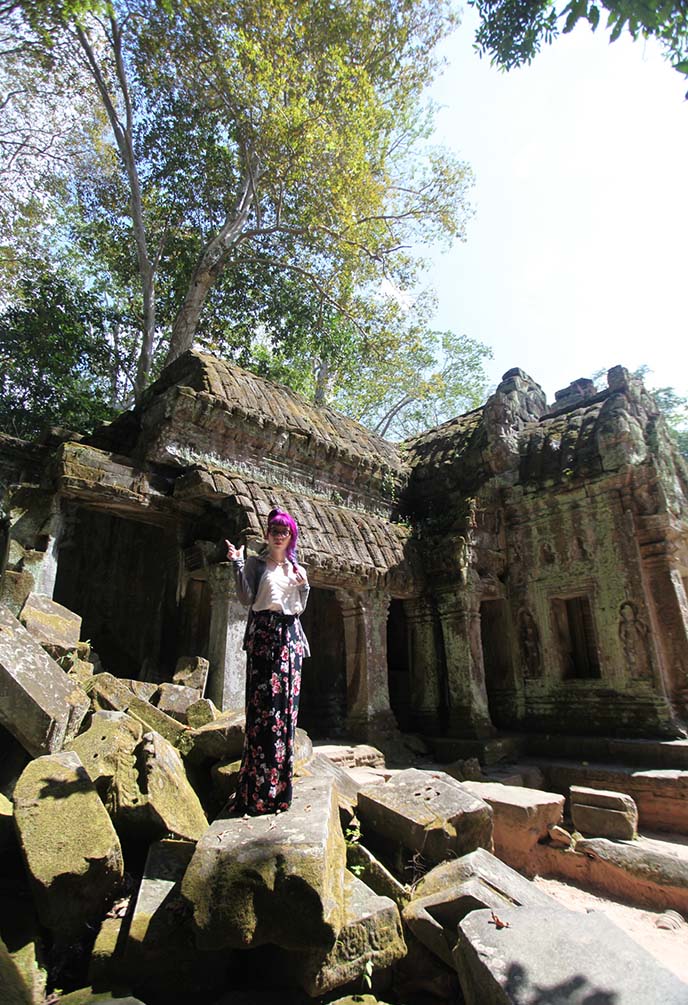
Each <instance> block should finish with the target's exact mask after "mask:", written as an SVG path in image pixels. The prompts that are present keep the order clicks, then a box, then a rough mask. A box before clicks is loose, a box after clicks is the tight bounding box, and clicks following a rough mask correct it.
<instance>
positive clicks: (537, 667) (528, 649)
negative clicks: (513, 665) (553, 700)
mask: <svg viewBox="0 0 688 1005" xmlns="http://www.w3.org/2000/svg"><path fill="white" fill-rule="evenodd" d="M518 637H519V642H520V645H521V655H522V657H523V666H524V670H525V676H526V677H540V676H541V674H542V660H541V658H540V632H539V631H538V626H537V624H536V623H535V618H534V617H533V615H532V614H531V613H530V611H529V610H527V609H526V608H523V609H522V610H521V611H520V613H519V615H518Z"/></svg>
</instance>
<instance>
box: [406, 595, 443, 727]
mask: <svg viewBox="0 0 688 1005" xmlns="http://www.w3.org/2000/svg"><path fill="white" fill-rule="evenodd" d="M404 611H405V613H406V624H407V626H408V633H409V650H410V654H411V668H410V699H411V701H410V703H411V709H412V722H413V726H414V728H415V729H417V730H418V731H419V732H420V733H425V734H426V735H428V736H437V735H439V733H440V732H441V725H440V705H441V693H440V673H441V664H442V654H441V653H439V652H438V651H437V639H436V616H435V612H434V610H433V606H432V603H431V602H430V600H429V599H428V598H427V597H414V599H413V600H405V601H404Z"/></svg>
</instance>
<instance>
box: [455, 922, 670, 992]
mask: <svg viewBox="0 0 688 1005" xmlns="http://www.w3.org/2000/svg"><path fill="white" fill-rule="evenodd" d="M498 916H499V919H500V921H501V922H502V923H505V927H498V926H497V924H495V922H494V919H493V918H492V911H489V910H486V911H474V912H473V913H471V914H469V915H468V916H467V917H466V918H464V919H463V921H462V922H461V923H460V925H459V928H458V942H457V946H456V949H455V951H454V962H455V964H456V969H457V971H458V974H459V978H460V980H461V987H462V990H463V992H464V998H465V1001H466V1005H539V1003H543V1002H551V1003H552V1005H558V1003H562V1005H564V1003H569V1002H570V1003H573V1002H576V1003H578V1002H580V1003H583V1002H590V1003H592V1002H599V1003H605V1005H611V1003H613V1005H639V1003H640V1002H642V1003H643V1005H685V1003H686V1001H687V1000H688V985H686V984H684V983H683V982H682V981H680V980H679V979H678V977H675V976H674V975H673V974H672V973H671V972H670V971H668V970H666V969H665V968H664V967H662V966H661V965H660V964H659V963H658V962H657V961H656V960H655V959H654V957H653V956H651V955H650V954H649V953H648V952H646V951H645V950H644V949H642V948H641V946H639V945H638V943H637V942H635V941H634V940H633V939H631V938H630V936H628V935H626V933H625V932H623V931H621V929H620V928H617V927H616V925H614V924H613V922H612V921H610V920H609V919H608V918H607V917H605V916H604V915H602V914H598V913H596V912H593V913H590V914H579V913H574V912H572V911H566V910H562V909H557V908H554V909H542V908H528V907H512V908H506V909H505V910H503V911H500V912H499V915H498Z"/></svg>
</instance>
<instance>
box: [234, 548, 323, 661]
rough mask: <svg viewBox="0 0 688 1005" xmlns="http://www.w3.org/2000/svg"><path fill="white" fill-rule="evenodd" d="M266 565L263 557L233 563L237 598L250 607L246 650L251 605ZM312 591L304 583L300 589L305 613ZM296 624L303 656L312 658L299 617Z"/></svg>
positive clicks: (249, 620) (237, 559)
mask: <svg viewBox="0 0 688 1005" xmlns="http://www.w3.org/2000/svg"><path fill="white" fill-rule="evenodd" d="M265 565H266V562H265V558H264V557H263V556H261V555H250V556H249V558H247V559H246V561H245V562H244V560H243V559H241V558H235V559H234V560H233V561H232V568H233V569H234V582H235V583H236V591H237V597H238V598H239V600H240V601H241V603H242V604H243V605H244V607H248V618H247V619H246V630H245V632H244V649H245V648H246V639H247V637H248V630H249V626H250V624H251V621H252V619H253V613H254V612H253V609H252V607H251V604H252V603H253V601H254V600H255V596H256V594H257V592H258V586H259V585H260V581H261V579H262V578H263V576H264V575H265ZM310 589H311V588H310V586H309V585H308V583H304V584H303V586H300V587H299V596H300V598H301V603H302V605H303V609H304V611H305V609H306V604H307V603H308V594H309V592H310ZM295 624H296V630H297V632H298V633H299V638H300V639H301V642H302V643H303V655H304V656H310V654H311V650H310V646H309V645H308V639H307V638H306V634H305V632H304V630H303V627H302V625H301V619H300V618H299V617H298V616H297V617H296V621H295Z"/></svg>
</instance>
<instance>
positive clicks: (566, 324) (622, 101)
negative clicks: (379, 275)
mask: <svg viewBox="0 0 688 1005" xmlns="http://www.w3.org/2000/svg"><path fill="white" fill-rule="evenodd" d="M474 31H475V14H474V12H473V11H472V10H470V9H469V10H466V12H465V14H464V20H463V24H462V26H461V28H460V29H459V31H458V32H457V33H456V34H455V35H454V36H453V37H452V39H451V40H450V41H449V42H448V43H447V44H446V45H445V46H444V54H445V56H446V58H447V61H448V65H447V67H446V70H445V73H444V75H443V77H442V80H441V81H440V82H439V84H438V85H437V86H436V87H435V88H434V90H433V94H432V96H433V99H434V100H435V101H436V102H438V103H439V104H440V105H441V106H442V108H441V110H440V112H439V114H438V116H437V133H436V138H437V141H438V142H440V143H442V144H443V145H445V146H448V147H450V148H451V149H452V150H454V151H455V152H456V153H458V154H459V155H460V157H461V158H462V159H463V160H466V161H468V163H469V164H470V165H471V166H472V168H473V171H474V173H475V176H476V185H475V188H474V189H473V203H474V206H475V208H476V215H475V216H474V217H473V219H472V220H471V221H470V222H469V226H468V240H467V242H466V243H465V244H457V245H456V246H455V247H454V248H453V249H452V250H451V251H449V252H445V253H444V254H442V253H437V254H436V255H434V256H433V266H432V270H431V274H430V275H431V281H432V283H433V285H434V286H435V288H436V290H437V292H438V296H439V310H438V314H437V318H436V325H437V327H438V328H441V329H445V328H451V329H453V330H454V331H458V332H462V333H465V334H467V335H471V336H472V337H474V338H478V339H480V340H481V341H483V342H485V343H487V344H488V345H489V346H491V348H492V349H493V352H494V359H493V360H492V361H491V362H489V363H488V368H487V369H488V377H489V380H490V383H491V384H496V383H498V382H499V380H500V378H501V376H502V374H503V373H504V372H505V371H506V370H508V369H510V368H511V367H513V366H520V367H521V368H522V369H523V370H526V371H527V372H528V373H529V374H530V375H531V376H532V377H533V378H534V379H535V380H536V381H537V382H538V383H539V384H541V385H542V387H543V388H544V390H545V392H546V394H547V398H548V400H549V401H552V400H553V398H554V392H555V391H556V390H557V389H559V388H562V387H565V386H567V385H568V384H569V383H570V382H571V381H572V380H574V379H576V378H578V377H584V376H591V375H592V373H593V372H594V371H596V370H599V369H601V368H603V367H604V368H608V367H610V366H613V365H615V364H616V363H622V364H623V365H624V366H627V367H628V368H629V369H634V368H636V367H638V366H640V365H641V364H643V363H647V364H648V365H649V366H650V367H651V368H652V371H653V373H652V374H651V375H650V376H649V377H648V378H647V379H646V383H647V384H648V386H656V387H664V386H672V387H674V388H676V390H678V391H680V392H681V393H683V394H688V331H687V328H688V324H687V316H688V312H687V309H686V307H687V304H686V301H687V299H688V270H687V268H686V250H687V249H688V102H687V101H686V100H685V99H684V95H685V92H686V89H687V87H688V85H687V83H686V79H685V78H684V77H682V76H681V75H680V74H678V73H676V71H674V70H672V68H671V67H670V65H669V64H668V63H667V62H665V61H664V60H663V59H662V57H661V55H660V51H659V47H658V46H656V45H654V44H650V43H633V42H632V41H631V40H630V39H625V38H621V39H619V41H617V42H615V43H613V44H612V45H610V44H609V42H608V35H607V34H606V33H605V31H604V30H603V29H602V27H600V28H599V29H598V31H597V32H596V33H595V34H593V33H592V32H590V31H589V30H588V29H587V28H586V27H585V26H583V27H579V28H577V29H576V30H575V31H574V32H572V33H571V35H568V36H563V37H560V38H558V39H557V40H555V42H554V43H553V44H552V45H551V46H545V47H544V48H543V50H542V52H541V53H540V55H539V56H537V57H536V59H535V60H534V61H533V63H532V64H531V65H530V66H527V67H523V68H521V69H519V70H512V71H511V72H510V73H508V74H507V73H503V72H500V71H498V70H496V69H494V68H493V67H491V66H490V64H489V60H486V59H482V60H481V59H479V57H478V56H477V55H476V54H475V52H474V51H473V49H472V43H473V37H474Z"/></svg>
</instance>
